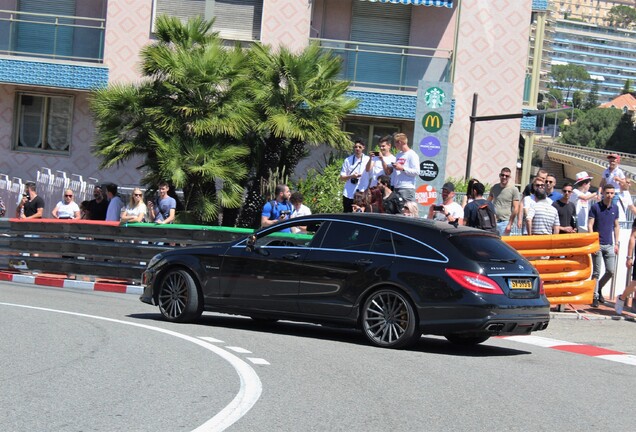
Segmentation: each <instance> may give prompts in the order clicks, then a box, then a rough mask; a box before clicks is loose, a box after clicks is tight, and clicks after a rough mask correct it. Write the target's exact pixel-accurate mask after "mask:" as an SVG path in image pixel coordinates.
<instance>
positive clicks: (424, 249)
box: [393, 234, 445, 260]
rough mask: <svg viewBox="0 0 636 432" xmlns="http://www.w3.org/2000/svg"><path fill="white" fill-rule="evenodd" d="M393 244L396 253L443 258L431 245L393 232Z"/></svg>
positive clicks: (431, 258)
mask: <svg viewBox="0 0 636 432" xmlns="http://www.w3.org/2000/svg"><path fill="white" fill-rule="evenodd" d="M393 245H394V246H395V253H396V255H401V256H405V257H414V258H423V259H428V260H444V259H445V258H444V257H443V256H442V255H440V254H439V253H438V252H436V251H435V250H434V249H432V248H431V247H428V246H427V245H425V244H422V243H420V242H418V241H415V240H413V239H412V238H409V237H406V236H403V235H400V234H393Z"/></svg>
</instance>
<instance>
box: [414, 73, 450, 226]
mask: <svg viewBox="0 0 636 432" xmlns="http://www.w3.org/2000/svg"><path fill="white" fill-rule="evenodd" d="M452 91H453V86H452V84H451V83H447V82H431V81H420V82H419V85H418V88H417V107H416V109H415V130H414V131H413V147H412V148H413V150H415V151H416V152H417V153H418V154H419V156H420V175H419V178H418V179H416V183H415V188H416V189H415V199H416V200H417V202H418V204H419V205H420V206H423V207H425V208H424V211H421V210H420V214H425V215H426V214H428V213H427V212H428V207H429V206H431V205H433V204H435V203H436V202H437V201H438V196H439V197H441V189H442V186H443V185H444V179H445V172H446V158H447V156H448V130H449V127H450V119H451V100H452ZM438 192H439V194H438Z"/></svg>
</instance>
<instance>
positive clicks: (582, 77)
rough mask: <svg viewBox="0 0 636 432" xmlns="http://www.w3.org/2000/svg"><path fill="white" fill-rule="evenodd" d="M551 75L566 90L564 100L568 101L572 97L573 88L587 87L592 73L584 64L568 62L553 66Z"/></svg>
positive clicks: (558, 85) (557, 85) (581, 88)
mask: <svg viewBox="0 0 636 432" xmlns="http://www.w3.org/2000/svg"><path fill="white" fill-rule="evenodd" d="M550 77H551V78H552V80H553V81H554V83H555V85H556V87H559V88H561V89H564V90H566V95H565V99H564V100H565V101H567V100H568V99H569V98H570V92H571V91H572V89H578V90H583V89H585V88H586V87H587V81H589V79H590V74H589V73H588V72H587V71H586V70H585V68H584V67H583V66H580V65H573V64H570V63H568V64H566V65H554V66H552V70H551V71H550Z"/></svg>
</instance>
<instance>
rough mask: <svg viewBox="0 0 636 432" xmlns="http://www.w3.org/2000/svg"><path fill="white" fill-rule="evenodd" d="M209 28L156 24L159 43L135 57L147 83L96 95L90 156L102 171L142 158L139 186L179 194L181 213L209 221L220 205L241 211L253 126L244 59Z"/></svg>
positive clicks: (195, 22) (168, 21) (170, 21)
mask: <svg viewBox="0 0 636 432" xmlns="http://www.w3.org/2000/svg"><path fill="white" fill-rule="evenodd" d="M212 24H213V21H205V20H203V19H201V18H194V19H191V20H189V21H188V22H187V23H185V24H183V23H181V21H180V20H179V19H177V18H174V17H172V18H171V17H167V16H161V17H159V18H158V19H157V23H156V29H157V39H158V40H157V42H156V43H154V44H151V45H148V46H147V47H145V48H144V49H143V50H142V52H141V58H142V62H141V70H142V73H143V75H144V77H145V78H146V79H145V80H143V81H142V83H140V84H136V85H132V84H131V85H115V86H111V87H110V88H107V89H102V90H97V91H96V92H94V93H93V95H92V99H91V108H92V110H93V113H94V116H95V120H96V125H97V140H96V144H95V148H94V152H95V154H96V155H98V156H99V157H100V158H101V166H102V167H110V166H113V165H116V164H118V163H121V162H124V161H127V160H129V159H131V158H133V157H135V156H141V157H142V158H143V163H142V165H141V166H140V167H139V168H142V169H143V170H144V172H145V174H144V176H143V179H142V181H143V182H144V183H145V184H147V185H148V186H151V187H152V186H154V185H156V184H157V182H158V181H159V180H167V181H169V182H171V183H172V184H174V186H175V187H177V188H181V189H183V192H184V198H185V199H184V201H185V208H186V210H188V211H190V212H191V213H192V214H193V215H194V216H195V218H196V219H197V220H199V221H202V222H211V221H213V220H214V219H215V218H216V217H217V215H218V214H219V210H220V208H221V206H223V207H239V206H240V204H241V202H242V190H243V188H242V182H243V181H244V178H245V176H246V174H247V165H246V163H245V159H246V156H247V155H248V154H249V149H248V148H247V147H246V146H245V145H243V144H241V143H242V141H241V140H242V138H243V137H244V136H246V135H247V134H248V132H249V130H250V129H252V127H253V126H252V125H253V110H254V105H253V103H252V101H250V99H249V98H248V97H247V91H248V89H249V88H250V83H249V81H248V80H247V76H246V74H245V65H246V56H245V55H244V53H243V51H242V50H241V49H240V48H238V47H237V48H234V49H229V50H228V49H225V48H224V47H223V45H222V42H221V39H220V38H219V37H218V35H217V34H216V33H213V32H211V27H212Z"/></svg>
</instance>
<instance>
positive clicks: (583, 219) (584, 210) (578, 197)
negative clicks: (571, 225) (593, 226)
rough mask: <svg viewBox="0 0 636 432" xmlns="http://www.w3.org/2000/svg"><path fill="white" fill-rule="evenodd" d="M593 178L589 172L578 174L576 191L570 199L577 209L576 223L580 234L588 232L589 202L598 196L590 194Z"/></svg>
mask: <svg viewBox="0 0 636 432" xmlns="http://www.w3.org/2000/svg"><path fill="white" fill-rule="evenodd" d="M591 183H592V177H590V176H589V175H588V174H587V172H585V171H581V172H580V173H577V174H576V181H575V182H574V187H575V189H574V190H573V191H572V192H574V193H573V194H572V196H571V197H570V202H571V203H573V204H574V206H575V207H576V223H577V226H578V231H579V232H587V216H588V214H589V208H590V204H589V200H590V199H592V198H595V197H596V194H593V193H591V192H590V184H591Z"/></svg>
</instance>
